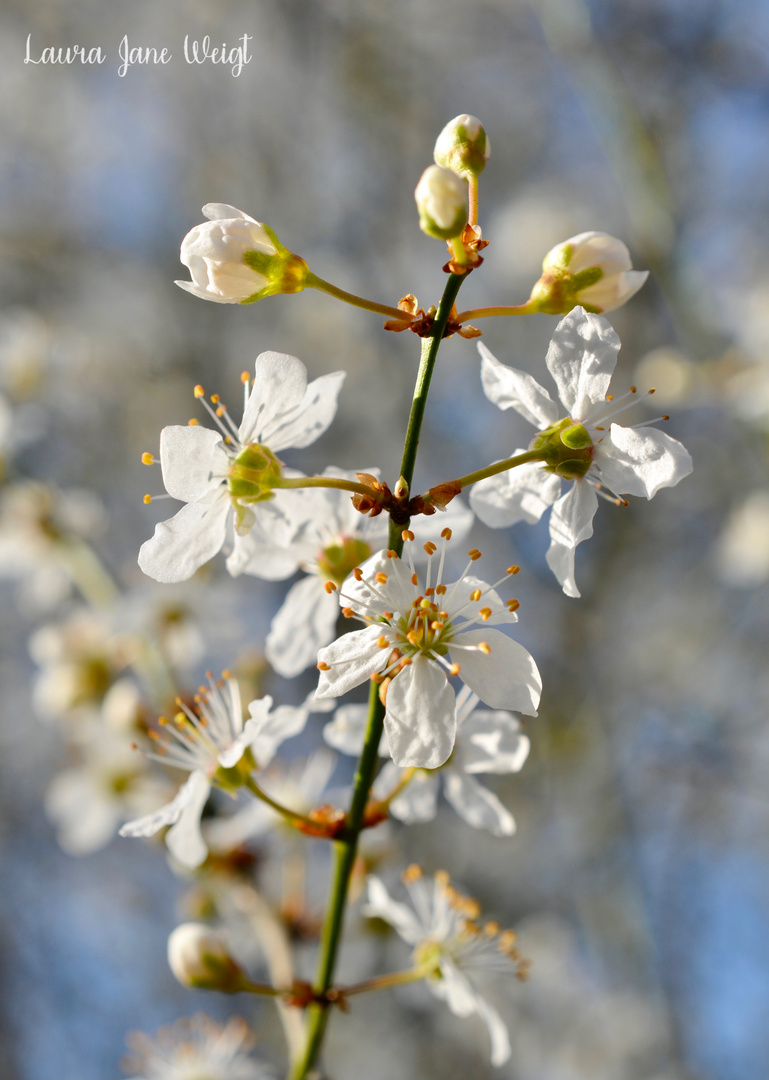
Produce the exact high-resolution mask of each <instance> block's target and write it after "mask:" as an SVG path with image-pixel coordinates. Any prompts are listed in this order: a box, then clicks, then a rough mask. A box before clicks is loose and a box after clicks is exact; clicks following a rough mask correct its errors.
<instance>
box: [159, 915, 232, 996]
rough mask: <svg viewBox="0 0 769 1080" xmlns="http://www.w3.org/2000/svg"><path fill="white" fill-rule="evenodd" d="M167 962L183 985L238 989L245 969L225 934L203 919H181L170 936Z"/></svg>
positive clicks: (209, 988) (213, 988) (229, 989)
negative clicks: (231, 951)
mask: <svg viewBox="0 0 769 1080" xmlns="http://www.w3.org/2000/svg"><path fill="white" fill-rule="evenodd" d="M168 965H169V967H170V968H171V971H172V972H173V973H174V975H175V976H176V978H177V979H178V980H179V982H180V983H181V984H182V986H194V987H198V988H201V989H204V990H224V991H227V992H230V993H231V992H233V991H234V990H237V989H238V987H239V986H240V983H241V981H242V972H241V970H240V968H239V967H238V965H237V964H236V963H235V961H234V960H233V959H232V957H231V956H230V954H229V952H228V951H227V947H226V945H225V944H224V942H223V941H222V938H221V937H220V935H219V934H217V933H216V931H215V930H212V929H211V927H210V926H206V925H204V924H203V923H182V925H181V926H177V927H176V929H175V930H174V931H173V932H172V934H171V936H170V937H169V939H168Z"/></svg>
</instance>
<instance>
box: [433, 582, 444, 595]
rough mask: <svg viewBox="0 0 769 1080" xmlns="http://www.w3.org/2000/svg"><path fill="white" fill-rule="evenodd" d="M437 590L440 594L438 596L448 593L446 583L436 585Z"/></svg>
mask: <svg viewBox="0 0 769 1080" xmlns="http://www.w3.org/2000/svg"><path fill="white" fill-rule="evenodd" d="M435 591H436V593H437V594H438V596H443V595H444V594H445V593H446V586H445V585H436V587H435Z"/></svg>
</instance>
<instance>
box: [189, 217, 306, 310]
mask: <svg viewBox="0 0 769 1080" xmlns="http://www.w3.org/2000/svg"><path fill="white" fill-rule="evenodd" d="M203 213H204V214H205V215H206V217H207V218H209V219H210V220H209V221H204V222H203V224H202V225H196V226H195V228H194V229H192V230H191V231H190V232H188V233H187V235H186V236H185V238H184V240H182V249H181V254H180V259H181V261H182V262H183V263H184V265H185V266H187V267H189V270H190V274H191V275H192V281H177V282H176V284H177V285H179V286H180V288H182V289H186V290H187V292H191V293H192V294H193V295H194V296H199V297H201V299H203V300H214V301H215V302H216V303H218V304H252V303H254V302H255V301H256V300H261V299H262V297H264V296H273V295H275V294H276V293H292V292H300V291H301V290H302V289H303V288H304V284H305V279H306V277H307V263H306V262H305V261H304V259H301V258H300V257H299V256H298V255H294V254H292V253H291V252H290V251H289V250H288V249H287V248H285V247H283V245H282V244H281V243H280V241H279V240H278V238H277V236H276V235H275V233H274V232H273V231H272V229H270V228H269V227H268V226H267V225H262V224H261V223H260V222H258V221H255V220H254V219H253V218H252V217H249V216H248V214H244V213H243V211H242V210H236V209H235V207H234V206H227V205H226V203H207V204H206V205H205V206H204V207H203Z"/></svg>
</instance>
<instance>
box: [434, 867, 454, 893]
mask: <svg viewBox="0 0 769 1080" xmlns="http://www.w3.org/2000/svg"><path fill="white" fill-rule="evenodd" d="M433 877H434V878H435V884H436V885H440V887H441V888H442V889H447V888H448V887H449V881H450V880H451V879H450V878H449V875H448V871H446V870H438V871H436V873H435V874H434V875H433Z"/></svg>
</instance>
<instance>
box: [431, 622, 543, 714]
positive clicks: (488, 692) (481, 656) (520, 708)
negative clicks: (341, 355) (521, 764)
mask: <svg viewBox="0 0 769 1080" xmlns="http://www.w3.org/2000/svg"><path fill="white" fill-rule="evenodd" d="M483 642H485V643H486V644H487V645H488V646H489V648H490V650H491V651H490V653H489V654H488V655H486V654H485V653H483V652H481V651H480V650H471V649H464V648H461V646H463V645H480V644H481V643H483ZM449 653H450V655H451V659H452V660H454V661H456V663H458V664H459V666H460V670H461V673H462V679H463V680H464V681H465V682H466V683H467V685H468V686H469V687H470V689H471V690H474V691H475V693H476V694H477V695H478V697H479V698H481V700H482V701H485V702H486V704H487V705H490V706H491V707H492V708H493V709H504V708H507V709H515V711H516V712H522V713H526V715H527V716H536V715H537V706H538V705H539V697H540V694H541V693H542V679H541V677H540V674H539V671H538V670H537V665H536V664H535V663H534V660H533V658H532V656H531V654H530V653H529V652H527V650H526V649H524V647H523V645H519V644H518V642H517V641H513V639H512V638H509V637H508V636H507V635H506V634H503V633H502V632H501V631H500V630H494V629H493V628H492V627H489V628H488V629H485V628H484V629H483V630H465V631H464V632H462V633H460V634H457V636H456V638H455V639H454V641H453V642H451V644H450V645H449Z"/></svg>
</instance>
